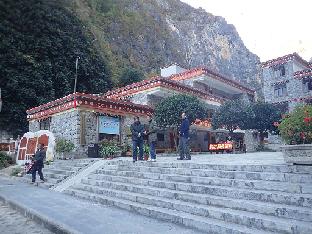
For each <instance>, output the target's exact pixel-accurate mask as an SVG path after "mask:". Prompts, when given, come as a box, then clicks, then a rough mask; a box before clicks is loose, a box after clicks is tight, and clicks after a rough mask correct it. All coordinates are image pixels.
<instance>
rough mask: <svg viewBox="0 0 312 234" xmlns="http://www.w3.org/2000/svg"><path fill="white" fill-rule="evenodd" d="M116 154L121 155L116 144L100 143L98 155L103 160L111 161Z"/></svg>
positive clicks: (110, 142)
mask: <svg viewBox="0 0 312 234" xmlns="http://www.w3.org/2000/svg"><path fill="white" fill-rule="evenodd" d="M118 153H121V149H120V147H119V146H118V144H117V143H116V142H113V141H103V142H101V143H100V155H101V156H102V157H103V158H104V159H113V158H114V157H115V156H116V155H117V154H118Z"/></svg>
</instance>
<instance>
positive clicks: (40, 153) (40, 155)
mask: <svg viewBox="0 0 312 234" xmlns="http://www.w3.org/2000/svg"><path fill="white" fill-rule="evenodd" d="M45 157H46V152H45V151H44V144H39V145H38V150H37V152H36V153H35V157H34V160H35V162H34V166H33V170H32V183H35V182H36V173H37V171H38V175H39V176H40V180H41V182H45V179H44V177H43V174H42V168H43V160H44V159H45Z"/></svg>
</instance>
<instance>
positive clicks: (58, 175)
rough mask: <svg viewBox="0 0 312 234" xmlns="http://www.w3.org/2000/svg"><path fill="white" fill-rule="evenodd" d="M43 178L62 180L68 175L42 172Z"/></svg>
mask: <svg viewBox="0 0 312 234" xmlns="http://www.w3.org/2000/svg"><path fill="white" fill-rule="evenodd" d="M43 175H44V177H46V178H53V179H60V180H63V179H65V178H67V177H68V175H63V174H54V173H52V172H45V171H44V172H43Z"/></svg>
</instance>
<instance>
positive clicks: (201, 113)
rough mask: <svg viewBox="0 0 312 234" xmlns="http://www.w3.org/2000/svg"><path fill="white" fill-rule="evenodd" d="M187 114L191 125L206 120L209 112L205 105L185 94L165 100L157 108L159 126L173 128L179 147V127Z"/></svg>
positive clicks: (155, 114) (156, 117) (156, 119)
mask: <svg viewBox="0 0 312 234" xmlns="http://www.w3.org/2000/svg"><path fill="white" fill-rule="evenodd" d="M183 112H185V113H186V115H187V117H188V119H189V121H190V123H193V122H194V121H195V120H196V119H205V118H207V115H208V110H207V108H206V107H205V104H204V103H202V102H201V101H199V100H198V99H197V98H196V97H193V96H188V95H184V94H179V95H174V96H171V97H168V98H165V99H163V100H162V101H161V102H160V103H159V104H158V105H157V106H156V108H155V113H154V118H155V121H156V123H157V125H158V126H160V127H162V128H171V129H172V130H173V132H174V134H176V135H175V144H176V145H177V137H178V135H177V133H178V127H179V125H180V124H181V114H182V113H183Z"/></svg>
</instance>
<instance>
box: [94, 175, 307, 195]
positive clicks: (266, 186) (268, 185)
mask: <svg viewBox="0 0 312 234" xmlns="http://www.w3.org/2000/svg"><path fill="white" fill-rule="evenodd" d="M96 173H98V174H104V175H111V176H124V177H134V178H142V179H157V180H164V181H171V182H184V183H193V184H203V185H215V186H229V187H236V188H249V189H258V190H269V191H283V192H290V193H310V194H312V185H310V184H300V183H289V182H275V181H274V182H273V181H261V180H260V181H259V180H242V179H227V178H218V177H200V176H182V175H175V174H157V173H150V172H145V173H142V172H136V171H116V170H104V169H102V170H97V171H96ZM104 179H105V178H104Z"/></svg>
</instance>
